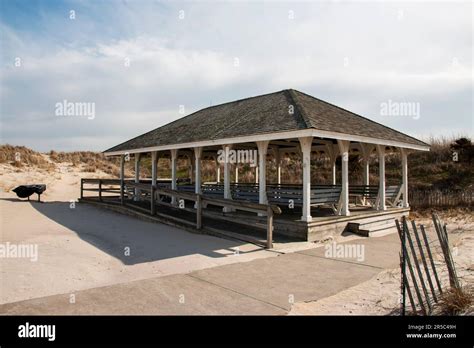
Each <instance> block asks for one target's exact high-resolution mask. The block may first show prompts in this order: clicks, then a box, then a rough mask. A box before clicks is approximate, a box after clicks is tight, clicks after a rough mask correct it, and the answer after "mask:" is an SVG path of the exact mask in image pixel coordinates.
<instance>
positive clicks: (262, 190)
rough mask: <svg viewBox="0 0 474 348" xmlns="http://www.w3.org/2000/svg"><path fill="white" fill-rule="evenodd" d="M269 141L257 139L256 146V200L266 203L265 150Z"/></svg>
mask: <svg viewBox="0 0 474 348" xmlns="http://www.w3.org/2000/svg"><path fill="white" fill-rule="evenodd" d="M268 143H269V141H257V147H258V172H259V181H258V202H259V203H260V204H267V182H266V167H267V151H268Z"/></svg>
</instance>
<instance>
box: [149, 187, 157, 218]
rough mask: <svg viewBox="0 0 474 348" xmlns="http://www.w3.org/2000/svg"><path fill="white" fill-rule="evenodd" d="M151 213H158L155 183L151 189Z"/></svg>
mask: <svg viewBox="0 0 474 348" xmlns="http://www.w3.org/2000/svg"><path fill="white" fill-rule="evenodd" d="M150 213H151V215H155V213H156V206H155V186H154V185H151V189H150Z"/></svg>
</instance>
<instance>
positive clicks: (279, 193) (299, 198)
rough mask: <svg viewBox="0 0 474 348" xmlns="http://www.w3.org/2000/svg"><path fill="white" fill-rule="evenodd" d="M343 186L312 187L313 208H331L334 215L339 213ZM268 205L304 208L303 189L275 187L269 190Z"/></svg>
mask: <svg viewBox="0 0 474 348" xmlns="http://www.w3.org/2000/svg"><path fill="white" fill-rule="evenodd" d="M341 191H342V188H341V186H337V185H336V186H334V185H313V186H312V187H311V197H310V200H311V203H310V205H311V206H312V207H319V206H329V207H330V208H331V209H332V210H333V211H334V213H337V208H338V204H339V200H340V198H341ZM267 198H268V203H271V204H276V205H279V206H289V205H290V203H292V205H293V206H299V207H301V206H303V189H302V188H301V186H299V187H296V186H286V187H285V186H282V185H278V186H274V187H268V188H267Z"/></svg>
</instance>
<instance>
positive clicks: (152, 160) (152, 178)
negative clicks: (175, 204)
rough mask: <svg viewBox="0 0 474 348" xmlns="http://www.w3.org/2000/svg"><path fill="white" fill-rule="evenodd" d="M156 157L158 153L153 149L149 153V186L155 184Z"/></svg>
mask: <svg viewBox="0 0 474 348" xmlns="http://www.w3.org/2000/svg"><path fill="white" fill-rule="evenodd" d="M157 158H158V153H157V152H156V151H153V152H152V153H151V186H156V178H157V164H158V163H157V161H158V160H157Z"/></svg>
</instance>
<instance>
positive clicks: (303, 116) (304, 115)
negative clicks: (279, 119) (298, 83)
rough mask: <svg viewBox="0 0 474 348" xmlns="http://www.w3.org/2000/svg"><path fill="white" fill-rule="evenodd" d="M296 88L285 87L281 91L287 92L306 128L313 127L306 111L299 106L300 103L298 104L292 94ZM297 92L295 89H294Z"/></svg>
mask: <svg viewBox="0 0 474 348" xmlns="http://www.w3.org/2000/svg"><path fill="white" fill-rule="evenodd" d="M295 91H296V90H294V89H291V88H290V89H285V90H284V91H283V92H288V95H289V97H290V99H291V101H292V102H293V105H295V107H296V110H297V111H298V112H299V114H300V115H301V118H302V119H303V121H304V123H305V125H306V128H315V127H314V126H313V124H312V123H311V119H310V118H309V117H308V115H307V114H306V111H305V110H304V108H302V107H301V105H300V104H299V102H298V100H297V99H296V96H295V95H294V93H295ZM296 92H297V91H296Z"/></svg>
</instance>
